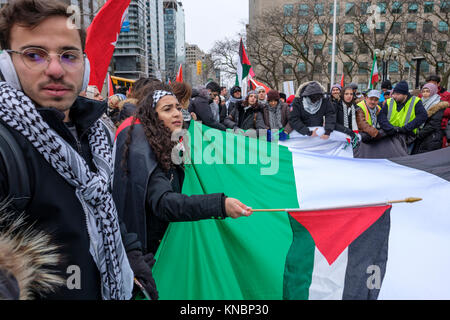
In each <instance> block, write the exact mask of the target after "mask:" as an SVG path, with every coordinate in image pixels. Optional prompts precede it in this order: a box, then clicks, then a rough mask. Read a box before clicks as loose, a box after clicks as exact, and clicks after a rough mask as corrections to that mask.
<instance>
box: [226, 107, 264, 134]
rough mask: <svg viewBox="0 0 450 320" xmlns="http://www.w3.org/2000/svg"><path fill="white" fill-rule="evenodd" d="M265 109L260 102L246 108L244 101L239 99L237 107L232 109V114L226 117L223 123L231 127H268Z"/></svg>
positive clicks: (255, 128)
mask: <svg viewBox="0 0 450 320" xmlns="http://www.w3.org/2000/svg"><path fill="white" fill-rule="evenodd" d="M263 111H264V109H263V108H262V107H261V106H260V105H259V104H257V105H256V106H254V107H250V108H249V109H247V110H245V107H244V105H243V102H242V101H239V102H237V103H236V107H235V108H234V109H233V110H232V112H231V113H230V115H229V116H228V117H226V118H225V120H224V121H223V123H224V124H225V125H226V126H227V128H230V129H236V128H240V129H242V130H249V129H254V130H258V129H266V124H265V122H264V115H263Z"/></svg>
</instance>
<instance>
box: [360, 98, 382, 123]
mask: <svg viewBox="0 0 450 320" xmlns="http://www.w3.org/2000/svg"><path fill="white" fill-rule="evenodd" d="M357 106H358V107H360V108H361V110H362V111H363V112H364V115H365V116H366V121H367V123H368V124H369V125H371V126H373V121H372V116H371V115H370V112H369V107H368V106H367V104H366V102H365V101H364V100H363V101H361V102H360V103H358V104H357ZM376 108H377V113H378V112H380V110H381V107H380V106H379V105H377V106H376Z"/></svg>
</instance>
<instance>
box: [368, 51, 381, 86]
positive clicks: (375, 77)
mask: <svg viewBox="0 0 450 320" xmlns="http://www.w3.org/2000/svg"><path fill="white" fill-rule="evenodd" d="M378 81H379V76H378V66H377V55H376V53H375V54H374V57H373V64H372V72H371V73H370V81H369V89H373V88H374V87H375V85H376V84H377V82H378Z"/></svg>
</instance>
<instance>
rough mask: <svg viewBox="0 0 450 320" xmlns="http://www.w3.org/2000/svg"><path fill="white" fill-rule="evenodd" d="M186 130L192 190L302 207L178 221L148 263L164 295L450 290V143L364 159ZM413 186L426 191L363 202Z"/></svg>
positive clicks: (255, 203)
mask: <svg viewBox="0 0 450 320" xmlns="http://www.w3.org/2000/svg"><path fill="white" fill-rule="evenodd" d="M189 133H190V134H189V135H188V136H187V137H186V139H185V141H186V142H187V143H188V145H190V146H191V149H190V152H187V153H186V154H188V155H190V159H191V163H188V164H186V171H185V173H186V179H185V181H184V185H183V192H184V193H185V194H188V195H192V194H206V193H215V192H224V193H225V194H226V195H227V196H230V197H235V198H237V199H239V200H241V201H242V202H243V203H245V204H247V205H249V206H251V207H253V208H255V209H256V208H261V209H278V208H286V209H289V208H301V209H302V211H299V210H297V209H296V210H290V213H288V212H260V213H259V212H255V213H254V214H253V215H252V216H251V217H248V218H240V219H236V220H232V219H225V220H202V221H197V222H179V223H171V224H170V225H169V228H168V230H167V232H166V234H165V236H164V239H163V241H162V243H161V245H160V248H159V250H158V252H157V255H156V260H157V262H156V264H155V267H154V269H153V274H154V276H155V279H156V282H157V286H158V290H159V293H160V298H161V299H173V300H184V299H188V300H190V299H193V300H195V299H199V300H221V299H224V300H240V299H245V300H277V299H280V300H281V299H449V298H450V290H449V289H448V281H446V279H447V275H448V270H450V255H449V254H447V252H448V248H449V247H450V232H449V230H450V215H449V203H448V195H449V194H450V148H447V149H442V150H439V151H436V152H431V153H426V154H422V155H417V156H409V157H405V158H398V159H380V160H367V159H364V160H363V159H354V158H352V157H351V156H344V154H345V153H339V154H340V155H336V154H331V153H329V154H327V153H323V152H319V153H317V152H308V151H304V150H303V149H302V148H301V147H294V146H290V147H286V146H280V145H279V144H277V143H268V142H267V141H265V140H264V139H255V138H249V137H244V136H241V135H235V134H233V133H231V132H222V131H218V130H214V129H209V128H207V127H205V126H202V125H201V124H199V123H198V122H192V123H191V126H190V129H189ZM331 138H333V137H330V140H331ZM314 139H316V140H314ZM305 140H306V139H305ZM342 140H343V142H342V144H345V138H343V139H342ZM313 141H316V143H318V144H319V143H323V146H326V145H327V144H328V145H330V144H337V143H338V142H335V141H334V142H333V141H321V139H320V138H308V143H312V142H313ZM287 142H288V143H291V144H292V143H294V141H291V139H290V140H288V141H287ZM339 143H340V142H339ZM313 149H314V148H313V146H311V147H310V149H308V150H313ZM315 149H317V147H316V148H315ZM336 149H338V148H336ZM339 149H342V145H341V146H340V147H339ZM343 151H348V149H347V150H343ZM333 152H335V151H333ZM408 197H420V198H423V201H421V202H417V203H414V204H394V205H392V207H391V206H390V205H389V204H387V205H370V206H361V205H359V204H367V203H369V204H370V203H372V204H373V203H379V202H380V201H381V202H385V201H387V200H397V199H405V198H408ZM349 204H355V207H351V208H349V207H348V206H349ZM321 208H322V209H321ZM327 208H328V209H327ZM330 208H334V209H330ZM174 261H176V263H174Z"/></svg>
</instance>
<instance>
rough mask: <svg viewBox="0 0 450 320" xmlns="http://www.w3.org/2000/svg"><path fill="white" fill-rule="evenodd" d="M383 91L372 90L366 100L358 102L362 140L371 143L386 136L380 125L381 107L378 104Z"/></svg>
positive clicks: (358, 120)
mask: <svg viewBox="0 0 450 320" xmlns="http://www.w3.org/2000/svg"><path fill="white" fill-rule="evenodd" d="M380 96H381V93H380V91H378V90H371V91H369V92H368V93H367V97H366V99H365V100H363V101H361V102H360V103H358V104H357V107H358V108H357V109H356V124H357V125H358V129H359V134H360V135H361V140H362V142H364V143H369V142H371V141H373V140H379V139H381V138H383V137H385V136H386V133H385V132H384V130H382V129H380V127H379V125H378V114H379V113H380V111H381V107H380V106H379V105H378V102H379V101H380Z"/></svg>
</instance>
